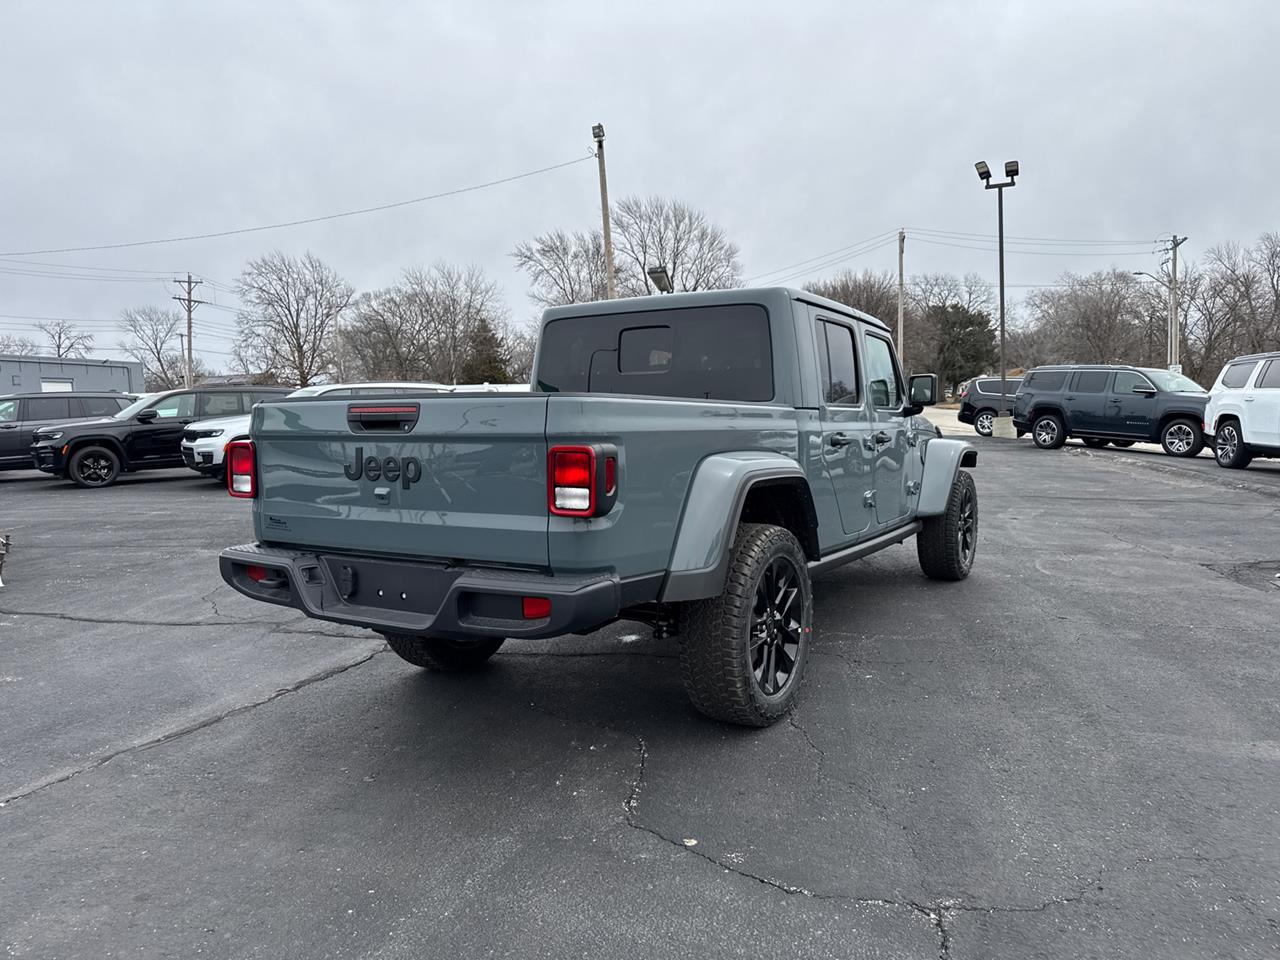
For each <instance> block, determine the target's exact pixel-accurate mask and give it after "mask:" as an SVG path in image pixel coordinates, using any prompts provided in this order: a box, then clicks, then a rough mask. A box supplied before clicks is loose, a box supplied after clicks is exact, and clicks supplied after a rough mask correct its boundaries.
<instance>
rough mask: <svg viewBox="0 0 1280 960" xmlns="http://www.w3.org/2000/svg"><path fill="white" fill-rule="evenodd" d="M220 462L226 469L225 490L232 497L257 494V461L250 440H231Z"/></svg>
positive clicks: (254, 495)
mask: <svg viewBox="0 0 1280 960" xmlns="http://www.w3.org/2000/svg"><path fill="white" fill-rule="evenodd" d="M222 462H223V463H224V464H225V466H226V471H227V492H228V493H229V494H231V495H232V496H233V497H245V498H251V497H256V496H257V495H258V463H257V457H256V456H255V455H254V450H253V441H252V440H232V441H231V442H230V443H228V444H227V448H226V451H225V453H224V455H223V458H222Z"/></svg>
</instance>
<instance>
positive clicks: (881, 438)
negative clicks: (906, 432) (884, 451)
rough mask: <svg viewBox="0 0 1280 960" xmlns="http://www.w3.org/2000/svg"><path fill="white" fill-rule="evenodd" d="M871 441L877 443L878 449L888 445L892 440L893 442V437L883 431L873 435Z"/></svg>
mask: <svg viewBox="0 0 1280 960" xmlns="http://www.w3.org/2000/svg"><path fill="white" fill-rule="evenodd" d="M871 439H872V440H874V441H875V442H876V446H877V447H881V446H884V445H885V444H886V443H888V442H889V441H890V440H892V439H893V437H891V436H889V435H888V434H887V433H885V432H884V431H883V430H881V431H880V432H879V433H873V434H872V435H871Z"/></svg>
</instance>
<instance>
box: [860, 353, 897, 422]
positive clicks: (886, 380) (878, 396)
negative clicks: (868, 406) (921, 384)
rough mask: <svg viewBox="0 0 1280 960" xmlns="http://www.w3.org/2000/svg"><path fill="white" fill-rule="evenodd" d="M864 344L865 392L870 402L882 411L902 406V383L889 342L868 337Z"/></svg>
mask: <svg viewBox="0 0 1280 960" xmlns="http://www.w3.org/2000/svg"><path fill="white" fill-rule="evenodd" d="M866 344H867V353H866V361H867V392H868V393H870V394H871V402H872V403H873V404H875V405H876V406H877V407H879V408H880V409H882V410H893V409H896V408H897V407H900V406H902V383H901V381H900V380H899V379H898V367H897V365H896V364H895V363H894V362H893V350H892V349H891V348H890V347H889V341H887V340H881V339H880V338H879V337H872V336H869V337H867V338H866Z"/></svg>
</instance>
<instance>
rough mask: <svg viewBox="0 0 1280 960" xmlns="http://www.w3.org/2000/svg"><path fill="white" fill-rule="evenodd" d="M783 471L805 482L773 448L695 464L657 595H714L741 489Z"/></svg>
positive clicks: (720, 584) (669, 598)
mask: <svg viewBox="0 0 1280 960" xmlns="http://www.w3.org/2000/svg"><path fill="white" fill-rule="evenodd" d="M784 477H785V478H793V477H794V478H799V479H800V480H801V481H804V482H805V483H806V485H807V483H808V481H807V479H806V477H805V475H804V471H803V470H802V469H801V468H800V465H799V464H798V463H796V462H795V461H794V460H792V459H790V458H789V457H785V456H782V455H781V454H776V453H764V452H761V451H754V450H745V451H742V452H739V453H717V454H713V455H712V456H709V457H707V458H706V459H705V460H703V461H702V462H701V463H700V464H698V468H697V470H696V471H695V472H694V475H693V480H692V482H691V483H690V484H689V493H688V495H687V496H686V497H685V502H684V513H683V514H682V515H681V517H680V525H679V527H678V528H677V530H676V538H675V543H674V544H673V546H672V549H671V560H670V562H669V563H668V564H667V577H666V580H665V582H664V583H663V585H662V592H661V594H660V595H659V599H660V600H662V601H663V602H667V603H670V602H675V601H680V600H699V599H702V598H705V597H715V596H719V595H720V594H721V593H722V592H723V591H724V582H725V577H726V576H727V574H728V569H729V554H730V552H731V548H732V546H733V538H734V535H735V534H736V532H737V529H738V518H739V517H740V516H741V515H742V505H743V503H744V502H745V501H746V499H747V492H748V491H749V490H750V489H751V487H752V486H753V485H755V484H756V483H759V482H761V481H763V480H776V479H779V478H784Z"/></svg>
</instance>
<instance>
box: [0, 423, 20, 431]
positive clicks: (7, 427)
mask: <svg viewBox="0 0 1280 960" xmlns="http://www.w3.org/2000/svg"><path fill="white" fill-rule="evenodd" d="M17 429H18V425H17V424H16V423H0V430H17Z"/></svg>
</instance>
